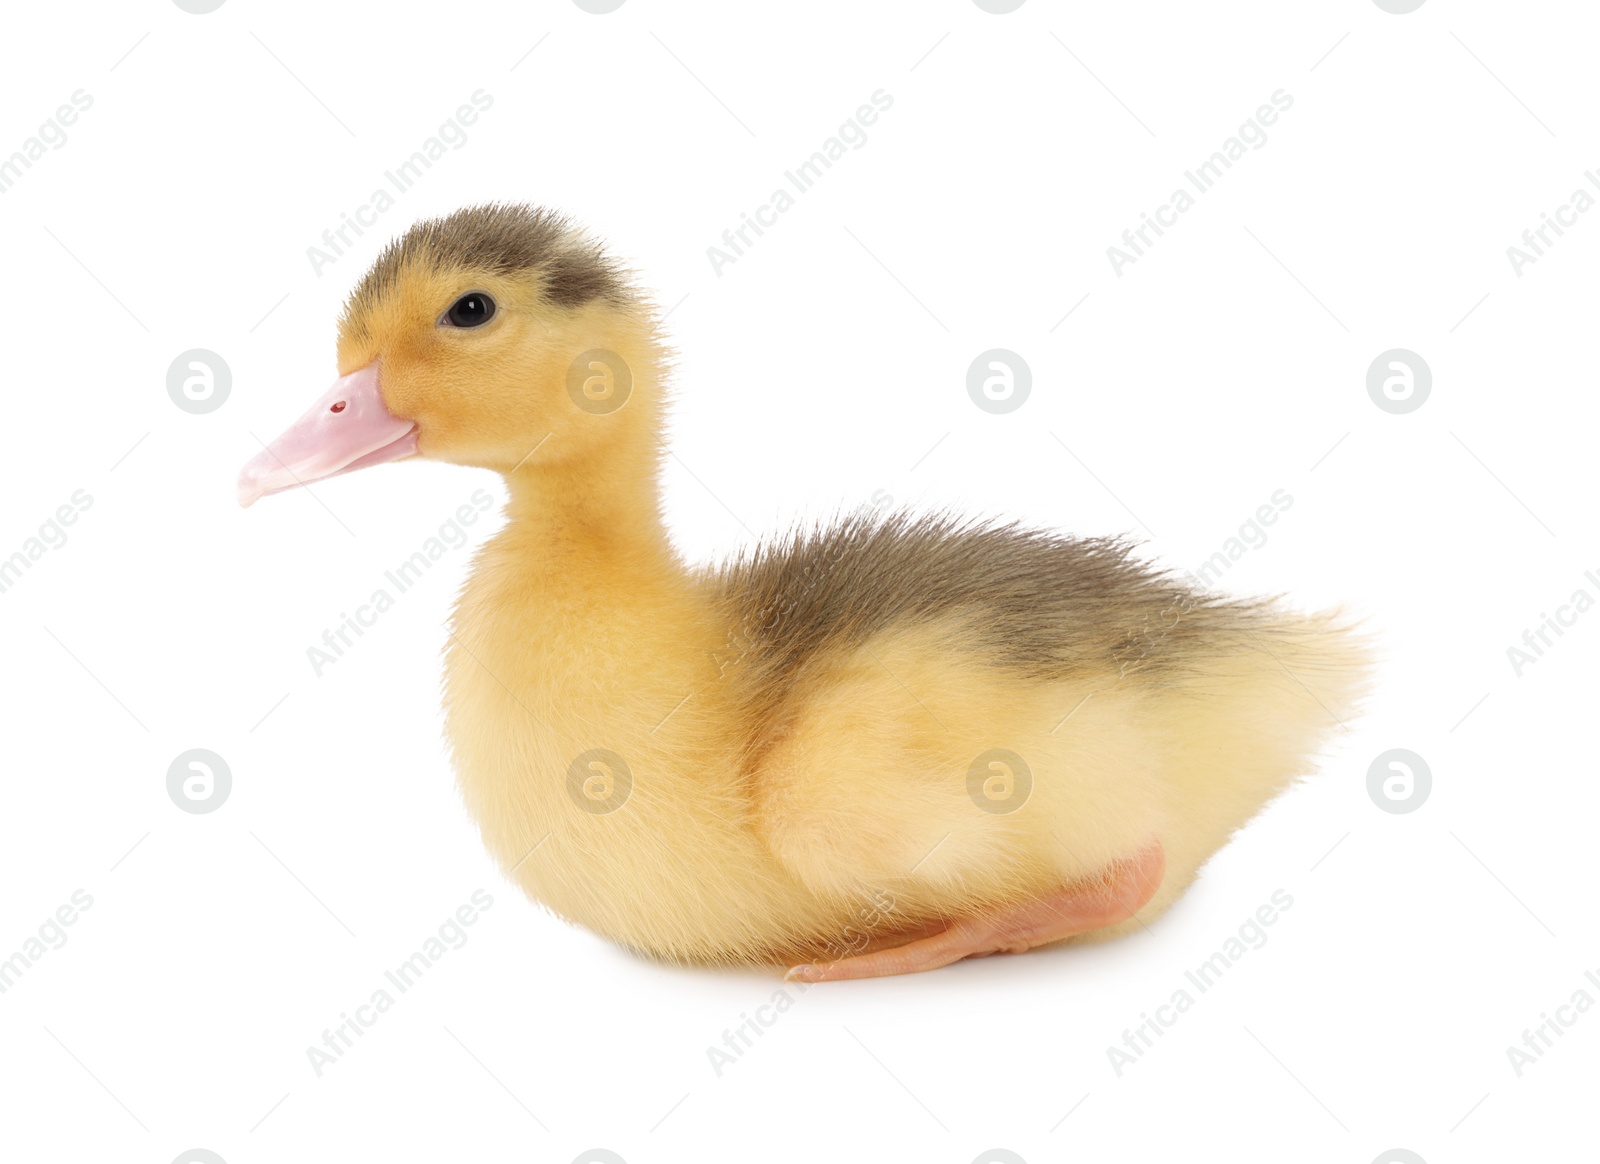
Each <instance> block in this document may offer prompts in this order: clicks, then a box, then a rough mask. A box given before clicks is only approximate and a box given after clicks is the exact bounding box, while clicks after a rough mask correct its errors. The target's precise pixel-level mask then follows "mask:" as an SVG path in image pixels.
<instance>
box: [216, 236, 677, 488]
mask: <svg viewBox="0 0 1600 1164" xmlns="http://www.w3.org/2000/svg"><path fill="white" fill-rule="evenodd" d="M659 361H660V352H659V350H658V348H657V346H656V340H655V329H654V317H653V314H652V311H651V309H650V307H649V305H648V304H647V303H645V302H644V301H643V300H642V299H641V298H640V297H639V296H638V295H637V294H636V292H635V291H634V290H633V288H632V286H631V284H630V283H629V281H628V279H627V277H626V275H625V274H624V272H623V271H622V269H621V268H620V267H618V266H617V265H616V264H615V263H614V262H612V261H611V260H610V259H609V258H607V257H606V255H605V253H604V252H603V251H602V250H601V248H600V247H599V246H598V244H596V243H595V242H593V241H592V240H590V239H589V238H587V237H586V236H585V235H584V234H583V233H582V232H581V231H579V230H578V229H576V228H575V227H574V226H572V225H571V224H570V223H569V222H568V221H566V220H565V219H563V218H562V217H560V216H559V215H557V214H554V213H552V212H550V211H547V210H541V209H535V208H532V207H527V206H515V205H490V206H478V207H472V208H469V209H465V210H459V211H457V212H455V213H454V214H451V215H449V216H447V217H445V218H439V219H431V220H428V221H425V222H419V223H418V224H416V225H415V226H413V227H412V228H411V229H410V230H409V231H407V232H406V233H405V235H403V236H402V237H401V238H399V239H397V240H395V241H394V242H392V243H390V244H389V246H388V247H387V248H386V249H385V250H384V251H383V253H382V254H381V255H379V257H378V260H377V262H376V263H374V264H373V266H372V269H371V270H370V271H368V272H367V274H366V276H365V277H364V278H363V279H362V280H361V282H360V283H359V284H358V285H357V287H356V289H355V290H354V291H353V292H352V293H351V295H350V298H349V300H348V301H347V302H346V304H345V308H344V314H343V316H342V317H341V318H340V321H339V346H338V363H339V374H340V378H339V380H338V381H337V382H336V383H335V384H334V385H333V387H332V388H331V389H330V390H329V391H328V392H327V393H326V394H324V395H323V396H322V398H321V399H319V400H317V401H316V403H314V404H313V405H312V406H311V407H310V409H308V410H307V411H306V413H305V414H304V415H303V416H301V418H300V419H299V420H298V421H296V422H295V423H294V424H293V425H292V426H291V427H290V428H289V429H288V430H287V431H285V432H284V434H283V435H282V436H280V437H279V438H278V439H277V440H275V441H274V442H272V444H271V445H269V446H268V447H266V448H265V449H263V450H262V452H261V453H260V454H258V455H257V456H256V457H254V458H253V459H252V460H251V461H250V462H249V463H248V464H247V465H245V467H244V470H243V472H242V473H241V474H240V478H239V489H238V492H239V502H240V504H241V505H250V504H252V503H253V502H254V501H256V500H257V499H258V498H260V497H262V496H264V495H265V494H268V493H276V492H279V491H281V490H284V489H291V488H293V487H295V486H297V485H304V484H307V483H308V482H311V481H316V480H320V479H321V478H324V477H331V476H333V475H335V474H338V473H345V472H349V471H351V470H353V469H359V468H365V467H367V466H369V465H376V464H381V463H383V462H385V461H394V460H400V459H402V458H405V457H411V456H420V457H428V458H431V459H434V460H439V461H449V462H453V463H455V464H462V465H475V466H480V467H483V468H489V469H496V470H498V471H500V472H503V473H508V474H509V473H512V472H515V471H516V470H517V469H519V468H520V467H522V466H524V465H526V464H528V463H529V462H530V460H532V459H533V458H534V457H535V455H537V459H538V461H539V463H541V464H544V465H551V464H575V463H577V462H578V461H579V460H580V459H583V458H591V459H592V458H595V457H596V456H598V455H600V454H601V453H602V452H605V451H610V450H613V449H614V448H615V446H616V445H618V444H619V443H621V444H626V443H627V442H630V441H641V440H642V441H653V440H654V433H655V425H654V423H653V419H654V410H655V408H656V404H657V402H656V399H655V391H654V389H655V383H654V377H655V374H656V369H657V367H658V365H659Z"/></svg>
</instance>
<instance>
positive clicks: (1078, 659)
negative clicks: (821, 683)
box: [709, 513, 1267, 698]
mask: <svg viewBox="0 0 1600 1164" xmlns="http://www.w3.org/2000/svg"><path fill="white" fill-rule="evenodd" d="M709 581H710V582H711V584H712V585H713V587H714V588H715V589H716V591H717V593H718V596H719V597H720V599H721V600H722V602H723V603H725V604H726V614H727V617H728V619H729V620H730V623H729V625H730V626H731V627H732V628H733V629H732V631H731V632H730V641H729V643H728V646H727V658H729V659H736V660H737V661H738V663H739V665H740V667H741V669H742V671H743V673H744V674H745V675H746V676H747V677H748V678H749V679H750V680H751V681H752V682H754V683H755V684H756V685H758V686H761V687H766V688H768V690H767V691H766V694H767V695H768V697H769V698H770V697H771V696H773V695H776V694H778V692H777V691H775V690H772V688H774V687H776V688H787V687H788V686H790V685H791V684H792V682H793V681H794V680H795V679H796V678H797V677H798V676H799V674H801V673H803V672H805V671H807V670H809V669H810V668H811V667H812V666H815V665H818V664H823V663H825V662H826V661H828V660H829V659H830V658H833V657H837V655H838V654H839V653H841V652H845V651H849V650H853V649H855V648H857V647H859V646H860V645H861V644H862V643H864V642H866V641H867V640H868V639H870V638H871V637H872V636H873V635H875V634H878V633H880V632H882V631H885V630H889V629H891V628H894V627H896V626H899V625H904V624H914V623H919V622H920V623H935V622H941V623H942V622H946V621H949V622H953V623H956V624H960V625H962V627H963V633H962V636H961V638H962V640H963V642H964V643H965V644H967V645H968V647H969V648H970V649H975V650H977V651H980V652H981V653H982V654H983V656H984V658H985V659H986V660H987V661H989V662H992V663H994V664H997V665H999V666H1003V667H1008V668H1012V669H1015V670H1016V671H1018V672H1020V673H1022V674H1025V675H1028V676H1031V677H1034V678H1038V679H1056V678H1067V677H1073V676H1081V675H1082V674H1083V673H1084V672H1085V671H1086V670H1092V671H1105V670H1110V671H1113V672H1115V673H1118V674H1122V675H1126V674H1128V673H1129V672H1131V671H1133V670H1135V669H1137V670H1140V671H1144V672H1150V673H1159V672H1161V671H1163V670H1169V669H1171V668H1174V667H1180V666H1182V665H1183V661H1184V658H1185V655H1186V652H1192V651H1193V650H1195V649H1197V648H1200V647H1202V644H1203V645H1204V646H1206V647H1209V648H1211V649H1215V648H1216V647H1217V646H1218V645H1219V643H1218V642H1217V640H1218V639H1219V638H1221V637H1225V636H1230V635H1235V636H1236V635H1240V634H1244V633H1247V632H1249V631H1250V630H1252V629H1254V628H1256V627H1257V626H1258V625H1260V624H1263V623H1264V622H1265V619H1264V612H1265V611H1266V609H1267V608H1266V607H1265V606H1264V605H1263V604H1259V603H1241V602H1234V601H1229V600H1225V599H1221V598H1217V597H1215V596H1211V595H1207V594H1203V593H1201V592H1199V591H1197V590H1195V589H1193V588H1191V587H1189V586H1186V585H1185V584H1183V583H1182V582H1181V581H1180V580H1178V579H1175V578H1174V577H1172V576H1171V575H1169V574H1166V573H1164V572H1162V571H1160V570H1158V569H1156V568H1154V567H1152V566H1150V565H1148V564H1146V563H1144V562H1142V561H1140V560H1139V559H1138V558H1137V557H1136V556H1135V555H1134V551H1133V546H1132V545H1131V544H1130V543H1128V542H1126V541H1123V540H1121V539H1116V538H1071V537H1063V536H1059V535H1055V534H1050V533H1042V532H1038V531H1033V530H1028V529H1026V528H1023V527H1021V526H1019V525H1016V524H1007V525H1001V524H995V523H990V522H981V521H980V522H973V521H961V520H958V519H956V518H952V517H949V516H946V515H931V516H915V515H911V514H907V513H893V514H890V515H888V516H885V517H881V518H873V517H861V516H852V517H849V518H846V519H844V520H842V521H839V522H837V523H835V524H833V525H831V526H829V527H826V528H820V529H810V530H798V531H795V532H794V533H791V534H790V535H789V536H788V537H786V538H783V539H781V540H778V541H775V542H772V543H769V544H766V545H763V546H761V547H759V548H758V549H756V550H755V551H753V552H749V553H746V554H744V555H742V556H741V557H739V558H736V559H734V560H733V561H731V562H729V563H727V564H725V565H723V566H721V567H720V568H718V569H717V570H716V571H715V572H714V573H713V574H712V575H711V577H710V579H709Z"/></svg>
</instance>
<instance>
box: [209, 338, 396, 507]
mask: <svg viewBox="0 0 1600 1164" xmlns="http://www.w3.org/2000/svg"><path fill="white" fill-rule="evenodd" d="M416 451H417V426H416V424H415V423H414V422H412V421H409V420H402V419H401V418H400V417H398V416H396V415H394V413H392V412H390V411H389V407H388V405H386V404H384V402H383V393H382V392H380V391H379V390H378V365H377V363H376V362H374V363H371V364H368V365H367V366H366V367H365V368H362V369H361V370H360V371H359V372H351V373H350V374H349V375H348V376H344V377H342V378H341V379H339V380H338V381H337V382H335V384H334V386H333V387H332V388H330V389H328V391H327V392H326V393H325V394H324V395H323V396H322V398H321V399H319V400H318V401H317V402H316V403H315V404H313V405H312V406H311V407H310V408H309V409H307V410H306V413H305V415H304V416H302V417H301V418H300V419H299V420H297V421H295V422H294V423H293V424H292V425H290V426H289V427H288V429H287V430H285V432H284V434H283V435H282V436H280V437H279V438H278V439H277V440H275V441H273V442H272V443H271V444H270V445H268V446H267V447H266V448H264V449H262V450H261V452H259V453H257V454H256V455H255V456H254V457H251V458H250V460H249V461H248V462H247V463H246V464H245V467H244V469H243V470H241V471H240V473H239V504H240V505H244V506H249V505H253V504H254V503H255V502H256V501H258V500H259V499H261V498H262V497H265V496H266V495H267V494H268V493H281V492H283V491H284V490H285V489H293V488H294V487H295V486H297V485H306V484H309V483H310V482H312V481H320V480H322V479H323V478H324V477H334V476H337V475H338V474H340V473H348V472H350V471H351V470H353V469H365V468H366V467H367V466H368V465H381V464H383V463H384V462H385V461H398V460H400V459H401V458H402V457H410V456H414V455H416Z"/></svg>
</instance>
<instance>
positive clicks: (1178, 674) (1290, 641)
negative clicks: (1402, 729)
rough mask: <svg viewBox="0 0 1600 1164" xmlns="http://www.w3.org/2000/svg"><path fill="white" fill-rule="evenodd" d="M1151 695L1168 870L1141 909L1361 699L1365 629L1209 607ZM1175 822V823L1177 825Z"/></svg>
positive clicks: (1345, 724) (1282, 780)
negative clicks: (1199, 629) (1169, 819)
mask: <svg viewBox="0 0 1600 1164" xmlns="http://www.w3.org/2000/svg"><path fill="white" fill-rule="evenodd" d="M1209 613H1210V614H1211V615H1212V617H1213V618H1215V619H1216V622H1214V623H1213V627H1212V633H1210V634H1204V635H1200V636H1197V638H1196V640H1193V641H1191V642H1190V643H1188V644H1186V646H1185V649H1184V653H1185V655H1186V656H1187V657H1186V658H1185V659H1184V660H1183V665H1182V666H1181V667H1179V668H1177V669H1176V670H1175V673H1169V675H1168V677H1167V681H1166V683H1165V684H1164V686H1166V688H1167V694H1168V697H1167V698H1162V699H1158V701H1157V702H1158V704H1159V713H1158V715H1157V716H1156V719H1157V721H1158V722H1159V723H1160V725H1161V727H1160V734H1161V736H1162V740H1161V743H1160V748H1161V751H1162V752H1164V753H1165V754H1164V755H1163V756H1162V757H1161V760H1162V762H1161V765H1160V767H1161V771H1162V773H1163V783H1164V784H1165V785H1166V787H1167V790H1168V792H1169V794H1170V797H1171V801H1170V803H1169V805H1168V808H1169V810H1170V811H1171V812H1172V813H1173V814H1174V815H1173V822H1174V827H1172V828H1171V829H1170V831H1169V832H1168V833H1167V834H1166V838H1165V839H1166V843H1167V868H1168V876H1167V879H1166V883H1165V884H1163V886H1162V888H1161V891H1160V893H1159V894H1158V896H1157V899H1156V900H1154V901H1153V902H1152V903H1151V906H1152V908H1151V909H1150V910H1147V911H1144V912H1146V913H1147V914H1149V913H1153V912H1154V910H1156V909H1159V908H1161V907H1162V906H1164V905H1165V904H1166V903H1167V902H1169V901H1171V900H1172V899H1173V898H1175V897H1176V896H1177V895H1178V894H1179V893H1181V892H1182V891H1183V889H1184V888H1185V887H1186V886H1187V885H1188V884H1189V882H1190V881H1191V880H1192V879H1193V876H1194V873H1195V871H1196V870H1198V868H1199V867H1200V865H1202V864H1203V863H1204V862H1205V861H1206V859H1207V858H1208V857H1210V855H1211V854H1212V853H1214V852H1215V851H1216V850H1217V849H1218V848H1220V847H1221V846H1222V845H1223V844H1225V843H1226V842H1227V840H1228V837H1229V836H1230V835H1231V834H1232V833H1233V832H1234V830H1236V829H1238V828H1239V827H1240V826H1242V825H1243V824H1244V823H1245V822H1246V821H1248V820H1249V819H1250V818H1251V817H1252V816H1254V815H1255V814H1256V812H1258V811H1259V810H1260V809H1261V807H1262V806H1263V805H1265V804H1266V803H1267V801H1269V800H1271V799H1272V798H1273V797H1274V796H1276V795H1277V794H1278V793H1280V792H1282V791H1283V790H1284V789H1285V788H1287V787H1288V786H1289V785H1290V784H1291V783H1293V782H1294V781H1295V780H1296V779H1297V778H1299V777H1301V776H1303V775H1306V774H1307V773H1309V772H1310V771H1311V770H1312V768H1313V766H1314V764H1315V762H1316V759H1317V756H1318V754H1319V753H1321V752H1322V751H1323V750H1324V748H1325V747H1327V746H1328V745H1329V744H1330V743H1332V742H1334V741H1336V740H1337V739H1338V738H1339V737H1341V736H1343V735H1345V734H1347V733H1348V732H1349V730H1350V724H1351V721H1352V720H1353V719H1354V717H1355V716H1356V714H1357V713H1358V712H1359V710H1360V707H1361V705H1362V702H1363V701H1364V699H1365V698H1366V696H1367V694H1368V692H1369V690H1370V686H1371V679H1372V670H1373V662H1374V657H1375V651H1374V646H1373V643H1372V641H1371V639H1370V638H1369V637H1368V636H1367V635H1366V634H1365V633H1364V632H1363V630H1362V628H1361V626H1360V625H1359V623H1357V622H1356V621H1355V620H1353V619H1351V618H1349V617H1348V616H1347V615H1346V614H1344V613H1343V612H1342V611H1331V612H1326V613H1322V614H1316V615H1301V614H1297V613H1294V612H1291V611H1287V610H1283V609H1281V608H1278V607H1276V606H1274V605H1255V604H1252V605H1249V606H1245V605H1241V606H1236V607H1223V608H1220V609H1219V608H1213V609H1212V611H1210V612H1209ZM1178 822H1181V824H1179V823H1178Z"/></svg>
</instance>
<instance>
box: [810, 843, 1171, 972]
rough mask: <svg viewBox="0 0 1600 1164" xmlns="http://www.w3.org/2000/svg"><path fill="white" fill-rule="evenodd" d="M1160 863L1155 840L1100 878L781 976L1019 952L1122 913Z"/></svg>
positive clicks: (1144, 896) (1146, 890)
mask: <svg viewBox="0 0 1600 1164" xmlns="http://www.w3.org/2000/svg"><path fill="white" fill-rule="evenodd" d="M1166 863H1167V862H1166V854H1165V853H1164V852H1163V850H1162V848H1161V844H1160V842H1159V841H1155V842H1152V843H1151V844H1150V846H1149V847H1148V848H1146V849H1145V850H1144V851H1143V852H1141V853H1139V854H1138V855H1137V856H1135V857H1131V858H1128V859H1127V860H1124V861H1118V862H1116V863H1115V864H1113V865H1112V866H1111V867H1110V868H1109V869H1107V870H1106V873H1105V875H1104V876H1103V877H1101V878H1096V879H1093V880H1090V881H1085V882H1082V883H1079V884H1077V885H1069V886H1067V887H1066V888H1064V889H1060V890H1057V891H1056V892H1055V893H1052V894H1049V895H1048V896H1046V897H1041V898H1038V899H1036V900H1034V901H1028V902H1023V903H1021V904H1019V905H1013V906H1010V907H1008V908H1006V909H1002V910H998V911H996V912H994V913H990V914H983V915H978V916H974V917H963V918H958V919H956V920H955V921H954V922H952V923H951V924H950V928H949V929H947V930H945V931H944V932H943V933H939V934H935V935H933V936H932V937H927V938H921V939H919V940H917V941H913V942H910V943H908V944H906V945H904V946H896V947H893V948H891V949H886V950H877V951H874V952H873V953H870V954H858V955H856V956H855V957H852V958H841V959H839V960H838V961H837V962H806V963H803V964H801V965H799V966H796V967H794V968H793V969H791V970H790V971H789V972H788V974H786V975H784V977H785V978H786V979H791V980H799V981H803V982H836V981H840V980H842V979H846V978H882V977H886V976H888V975H890V974H915V973H917V972H919V971H922V970H937V969H938V968H939V967H940V966H948V965H949V964H950V963H952V962H959V961H960V960H961V959H963V958H974V957H982V956H983V955H985V954H1002V953H1004V954H1021V953H1023V952H1024V951H1027V950H1032V949H1034V948H1035V947H1037V946H1044V945H1048V944H1049V943H1051V942H1059V941H1061V940H1062V939H1063V938H1070V937H1073V936H1074V935H1077V934H1084V933H1088V932H1089V931H1090V930H1098V929H1103V928H1104V927H1106V926H1113V925H1116V924H1117V923H1118V922H1123V921H1126V920H1128V918H1130V917H1132V916H1133V915H1134V913H1135V912H1136V911H1137V910H1138V909H1139V907H1140V906H1142V905H1144V903H1145V902H1147V901H1149V900H1150V898H1151V897H1152V896H1153V895H1154V894H1155V891H1156V890H1157V889H1158V888H1159V887H1160V885H1161V877H1162V874H1163V873H1164V872H1165V871H1166Z"/></svg>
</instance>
